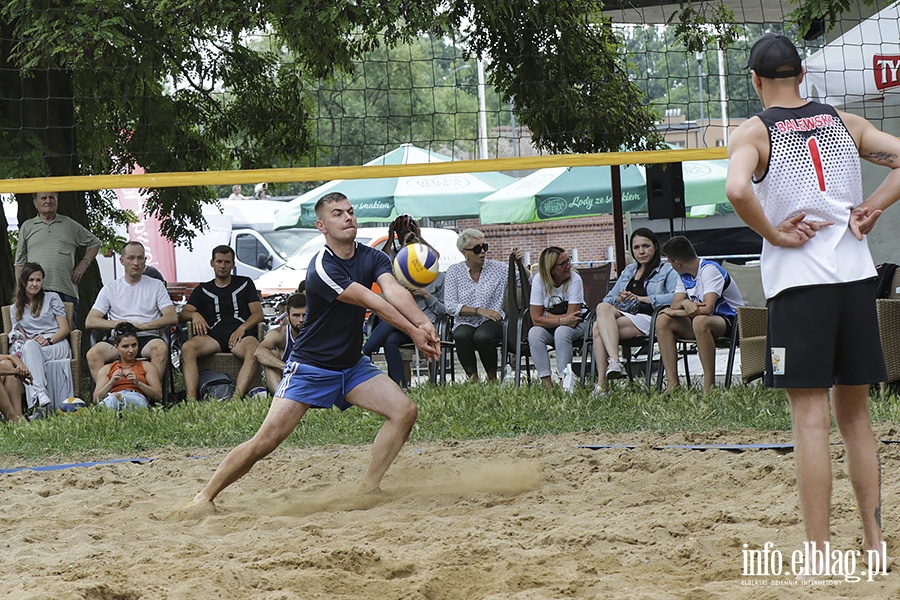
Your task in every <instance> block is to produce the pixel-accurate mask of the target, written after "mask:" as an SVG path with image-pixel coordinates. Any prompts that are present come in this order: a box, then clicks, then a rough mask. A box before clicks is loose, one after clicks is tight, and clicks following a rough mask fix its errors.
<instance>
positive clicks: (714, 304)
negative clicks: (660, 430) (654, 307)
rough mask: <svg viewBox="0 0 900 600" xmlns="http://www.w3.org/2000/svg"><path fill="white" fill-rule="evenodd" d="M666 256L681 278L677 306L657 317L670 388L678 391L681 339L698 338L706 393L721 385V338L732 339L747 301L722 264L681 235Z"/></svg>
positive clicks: (668, 245)
mask: <svg viewBox="0 0 900 600" xmlns="http://www.w3.org/2000/svg"><path fill="white" fill-rule="evenodd" d="M662 251H663V254H665V255H666V256H667V257H668V259H669V264H671V265H672V268H673V269H675V272H676V273H678V275H679V276H680V277H679V278H678V284H677V286H676V288H675V296H674V298H672V305H671V306H670V307H669V308H664V309H662V310H661V311H660V313H659V315H658V316H657V317H656V338H657V340H658V341H659V353H660V356H661V357H662V361H663V365H664V366H665V369H666V389H667V390H669V391H671V390H673V389H675V388H677V387H678V352H677V347H676V343H675V338H676V337H680V338H687V339H695V340H697V350H698V352H699V354H700V364H701V365H702V367H703V393H708V392H709V390H710V389H712V386H713V385H714V384H715V383H716V338H719V337H722V336H728V335H731V332H732V328H733V327H734V326H735V323H734V320H735V318H736V317H737V307H739V306H743V305H744V299H743V298H742V297H741V292H740V291H739V290H738V287H737V284H736V283H735V282H734V281H733V280H732V279H731V277H730V276H729V275H728V273H726V272H725V269H723V268H722V266H721V265H719V264H718V263H716V262H714V261H711V260H706V259H701V258H698V257H697V253H696V252H695V251H694V246H693V245H691V242H690V240H688V239H687V238H686V237H684V236H680V235H677V236H675V237H673V238H671V239H670V240H669V241H668V242H666V243H665V245H664V246H663V249H662Z"/></svg>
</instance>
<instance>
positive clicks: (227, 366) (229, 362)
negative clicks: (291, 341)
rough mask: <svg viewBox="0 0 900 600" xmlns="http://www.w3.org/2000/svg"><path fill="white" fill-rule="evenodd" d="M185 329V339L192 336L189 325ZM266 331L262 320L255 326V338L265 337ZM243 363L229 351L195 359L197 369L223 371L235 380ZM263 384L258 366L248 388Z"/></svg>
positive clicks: (266, 328) (266, 327)
mask: <svg viewBox="0 0 900 600" xmlns="http://www.w3.org/2000/svg"><path fill="white" fill-rule="evenodd" d="M185 330H186V331H187V339H191V338H192V337H194V336H193V333H192V332H191V328H190V327H185ZM268 331H269V328H268V325H266V323H265V321H263V322H262V323H260V324H259V325H258V326H257V328H256V339H257V340H262V339H263V338H264V337H266V333H267V332H268ZM243 364H244V363H243V361H242V360H241V359H239V358H238V357H236V356H235V355H234V354H232V353H231V352H216V353H215V354H211V355H209V356H204V357H203V358H200V359H198V360H197V368H198V369H199V370H201V371H202V370H204V369H209V370H210V371H216V372H217V373H225V374H226V375H228V376H229V377H231V379H232V380H233V381H237V376H238V373H240V371H241V366H243ZM263 385H264V384H263V380H262V369H261V368H260V369H257V372H256V374H255V375H254V376H253V379H252V380H250V388H251V389H252V388H255V387H262V386H263Z"/></svg>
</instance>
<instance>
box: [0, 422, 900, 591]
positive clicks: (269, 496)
mask: <svg viewBox="0 0 900 600" xmlns="http://www.w3.org/2000/svg"><path fill="white" fill-rule="evenodd" d="M878 435H879V438H880V439H900V432H898V431H895V430H892V429H887V428H882V429H880V430H879V431H878ZM789 441H790V439H789V436H788V434H785V433H760V432H711V433H706V434H683V435H674V436H665V437H663V436H659V435H654V434H649V433H648V434H628V435H609V434H599V433H598V434H578V435H563V436H542V437H521V438H516V439H507V440H484V441H474V442H444V443H436V444H410V445H408V446H407V447H406V448H405V449H404V450H403V451H402V453H401V455H400V457H399V458H398V460H397V462H396V463H395V465H394V467H393V468H392V469H391V471H389V472H388V475H387V477H386V479H385V482H384V485H383V487H384V489H385V491H386V492H388V494H387V495H385V496H366V497H359V496H358V495H356V494H355V493H354V490H355V482H356V481H357V479H358V477H359V476H360V475H361V473H362V472H363V471H364V469H365V466H366V463H367V460H368V456H369V453H368V450H369V449H368V447H343V446H341V447H337V446H332V447H322V448H315V449H309V450H301V449H282V450H279V451H278V452H276V453H275V454H274V455H273V456H272V457H270V458H269V459H267V460H265V461H263V462H262V463H260V464H259V465H257V467H256V468H255V469H254V470H253V471H252V472H251V473H250V474H249V475H248V476H247V477H245V478H244V479H243V480H241V481H240V482H238V483H237V484H235V485H234V486H232V487H231V488H229V489H228V490H226V491H225V492H224V493H223V495H222V496H220V500H219V503H218V506H219V508H218V512H217V514H215V515H207V516H202V517H193V518H186V517H185V514H184V512H183V510H181V509H182V507H183V505H184V503H185V501H186V500H188V499H190V498H191V497H192V496H193V494H194V493H195V492H196V491H197V490H198V489H199V488H200V486H201V485H202V484H203V483H204V482H205V481H206V480H207V479H208V477H209V476H210V474H211V473H212V471H213V470H214V469H215V467H216V465H217V464H218V462H219V461H220V460H221V458H222V456H223V455H224V453H223V452H220V451H215V452H207V453H206V455H205V456H201V457H191V456H188V455H187V454H174V453H172V452H162V453H159V454H156V455H154V454H148V455H147V456H156V460H154V461H152V462H147V463H143V464H135V463H119V464H110V465H100V466H92V467H80V468H69V469H63V470H57V471H47V472H35V471H30V470H29V471H20V472H16V473H12V474H5V475H2V481H3V488H4V498H5V501H4V502H3V503H2V508H0V527H2V541H0V548H2V551H0V553H2V557H3V558H2V561H3V565H4V568H3V569H2V572H0V597H4V598H17V599H20V598H55V599H56V598H58V599H67V598H73V599H74V598H87V599H95V600H113V599H117V600H133V599H138V598H149V599H156V598H188V599H190V600H205V599H213V598H215V599H219V598H235V599H241V598H253V599H257V598H262V599H275V598H367V599H368V598H375V599H379V600H390V599H395V598H409V599H426V598H427V599H460V600H462V599H466V600H470V599H473V598H494V599H499V598H517V599H539V598H540V599H543V598H629V599H642V598H685V599H687V598H690V599H692V600H694V599H701V600H702V599H706V598H710V599H712V598H724V597H727V598H739V599H740V598H763V599H765V598H795V597H801V598H805V597H808V596H810V595H811V594H815V593H821V592H826V593H827V594H828V595H829V596H830V597H849V598H857V597H859V598H863V597H870V596H873V595H875V596H876V597H897V596H898V594H900V573H898V574H893V575H887V576H883V577H881V576H880V577H876V578H875V579H874V580H873V581H865V580H863V581H861V582H858V583H850V582H846V581H844V578H842V577H837V578H832V579H829V580H825V581H823V582H817V583H816V584H815V585H801V584H800V583H798V582H797V580H795V579H794V578H793V577H792V576H791V575H782V576H768V577H765V576H757V577H748V576H745V575H744V574H743V573H742V571H743V559H744V555H743V550H744V548H743V545H744V544H749V547H750V548H760V547H762V546H763V544H765V543H766V542H771V543H772V544H773V545H774V546H773V549H774V550H777V551H779V552H781V553H782V555H783V556H784V561H783V563H781V564H780V565H779V567H780V568H783V569H785V570H788V569H790V556H791V553H792V552H794V551H797V550H800V549H802V539H803V532H802V526H801V523H800V520H799V517H798V510H797V493H796V489H795V485H794V475H793V456H792V454H791V453H789V452H783V451H776V450H752V451H746V452H731V451H722V450H707V451H696V450H684V449H658V447H659V446H664V445H668V444H685V443H688V444H736V443H779V442H789ZM588 444H631V445H635V446H636V448H633V449H632V448H612V449H600V450H590V449H584V448H579V446H582V445H588ZM882 450H883V452H882V455H883V457H884V497H885V510H884V521H885V527H886V530H887V532H888V543H889V544H890V547H891V548H894V549H896V548H897V546H898V545H900V536H898V535H897V534H896V531H897V530H898V528H900V511H898V509H897V506H896V504H897V503H896V499H897V497H898V492H900V473H898V469H897V466H898V461H900V445H898V444H885V445H884V446H883V447H882ZM832 457H833V458H834V459H835V461H836V462H835V464H836V465H837V466H836V467H835V490H834V507H833V515H834V519H833V523H834V525H833V531H834V536H833V543H834V545H835V548H836V549H839V550H841V551H844V552H846V551H849V550H853V549H855V548H857V547H858V544H859V541H860V540H859V537H858V536H859V523H858V517H857V514H856V511H855V508H854V503H853V498H852V492H851V489H850V483H849V480H848V479H847V477H846V475H845V468H844V463H843V448H842V446H840V445H834V446H833V447H832ZM105 458H109V457H105ZM3 462H4V466H7V467H9V466H24V465H13V464H11V463H10V461H9V460H8V459H7V460H5V461H3ZM773 554H774V553H773ZM844 564H846V565H847V566H848V567H849V566H850V563H849V560H845V561H844ZM773 568H774V567H773ZM864 569H865V567H864V566H863V565H859V564H857V565H856V571H857V572H859V571H860V570H864ZM826 586H827V587H828V588H829V589H828V590H823V589H822V588H823V587H826Z"/></svg>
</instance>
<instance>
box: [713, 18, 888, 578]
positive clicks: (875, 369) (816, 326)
mask: <svg viewBox="0 0 900 600" xmlns="http://www.w3.org/2000/svg"><path fill="white" fill-rule="evenodd" d="M746 67H747V68H749V69H751V76H752V78H753V86H754V88H755V89H756V92H757V95H758V96H759V98H760V100H761V101H762V103H763V106H764V108H765V111H763V112H762V113H760V114H759V115H757V116H756V117H754V118H751V119H748V120H747V121H745V122H744V123H743V124H742V125H741V126H740V127H739V128H738V129H737V130H736V131H735V132H734V134H733V135H732V137H731V139H730V140H729V144H728V154H729V158H730V163H729V169H728V180H727V183H726V192H727V194H728V198H729V200H730V201H731V203H732V206H734V210H735V212H736V213H737V214H738V216H739V217H741V219H743V221H744V222H745V223H747V224H748V225H749V226H750V227H751V228H753V229H754V230H755V231H756V232H757V233H759V234H760V235H761V236H762V237H763V240H764V243H763V254H762V275H763V288H764V289H765V292H766V298H767V299H768V309H769V310H768V335H767V346H768V350H769V356H768V359H767V367H766V385H768V386H772V387H782V388H786V389H787V394H788V398H789V399H790V404H791V416H792V424H793V431H794V438H795V453H794V456H795V461H796V462H795V465H796V471H797V482H798V486H799V490H800V504H801V507H802V511H803V523H804V526H805V529H806V538H807V541H808V542H810V543H811V544H815V547H816V548H817V549H818V550H819V551H822V550H824V549H825V544H826V543H829V542H830V533H829V532H830V507H831V461H830V453H829V433H830V424H831V412H830V406H829V399H830V403H831V405H833V406H834V417H835V420H836V421H837V424H838V427H839V428H840V431H841V435H842V437H843V439H844V443H845V447H846V456H847V465H848V469H849V473H850V479H851V481H852V484H853V490H854V492H855V494H856V502H857V505H858V507H859V513H860V517H861V518H862V524H863V537H862V540H863V543H862V546H863V547H862V550H863V551H865V554H864V555H863V556H862V560H864V561H867V564H868V567H869V569H871V570H872V571H873V572H875V571H877V572H883V571H886V570H888V569H889V562H890V561H889V559H888V556H887V548H886V546H885V544H884V538H883V535H882V527H881V466H880V458H879V455H878V446H877V443H876V441H875V437H874V435H873V432H872V426H871V422H870V419H869V410H868V401H867V398H868V391H869V384H871V383H876V382H878V381H883V380H884V378H885V371H884V360H883V357H882V355H881V345H880V341H879V337H878V329H877V316H876V313H875V298H874V293H873V288H872V285H873V284H872V281H873V279H872V278H873V277H874V275H875V270H874V265H873V263H872V259H871V255H870V254H869V250H868V246H867V244H866V242H865V235H866V234H867V233H869V232H870V231H871V230H872V228H873V227H874V225H875V222H876V221H877V220H878V217H879V216H880V215H881V213H882V211H883V210H884V209H886V208H887V207H888V206H890V205H891V204H893V203H894V202H895V201H897V199H898V198H900V140H898V139H897V138H895V137H893V136H891V135H888V134H886V133H883V132H881V131H879V130H878V129H876V128H875V127H874V126H873V125H872V124H871V123H869V122H868V121H866V120H865V119H863V118H861V117H859V116H856V115H852V114H848V113H844V112H841V111H837V110H835V109H834V108H832V107H830V106H826V105H823V104H819V103H815V102H806V101H805V100H804V99H803V98H801V97H800V91H799V84H800V82H801V81H802V80H803V76H804V69H803V66H802V63H801V60H800V56H799V55H798V53H797V49H796V48H795V47H794V45H793V43H791V41H790V40H788V39H787V38H786V37H784V36H782V35H776V34H771V33H767V34H766V35H764V36H762V37H761V38H760V39H759V40H757V41H756V43H755V44H754V45H753V48H752V49H751V51H750V58H749V60H748V61H747V65H746ZM860 158H864V159H866V160H868V161H870V162H873V163H876V164H880V165H884V166H887V167H890V168H892V169H893V170H892V171H891V173H890V174H889V175H888V177H887V178H886V180H885V182H884V183H883V184H882V185H881V186H880V187H879V188H878V189H877V190H875V192H874V193H873V194H872V195H871V196H869V197H868V198H866V199H863V196H862V183H861V178H860V174H859V173H860V170H859V159H860ZM829 393H830V398H829ZM853 546H855V542H853V541H852V540H841V542H838V543H836V544H835V548H843V549H851V550H855V549H856V548H854V547H853ZM826 560H827V559H826ZM823 568H824V565H823V564H821V563H818V564H806V565H803V571H804V573H805V574H811V575H816V574H822V573H823Z"/></svg>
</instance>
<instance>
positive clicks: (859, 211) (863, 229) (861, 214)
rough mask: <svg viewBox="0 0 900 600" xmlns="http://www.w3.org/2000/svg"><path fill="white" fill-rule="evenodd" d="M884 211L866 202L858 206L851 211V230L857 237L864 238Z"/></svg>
mask: <svg viewBox="0 0 900 600" xmlns="http://www.w3.org/2000/svg"><path fill="white" fill-rule="evenodd" d="M882 212H884V211H882V210H880V209H874V208H872V207H870V206H866V205H864V204H862V205H860V206H857V207H856V208H854V209H853V210H851V211H850V231H852V232H853V235H855V236H856V239H858V240H861V239H863V236H864V235H867V234H869V233H870V232H871V231H872V229H873V228H874V227H875V221H877V220H878V217H880V216H881V213H882Z"/></svg>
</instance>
